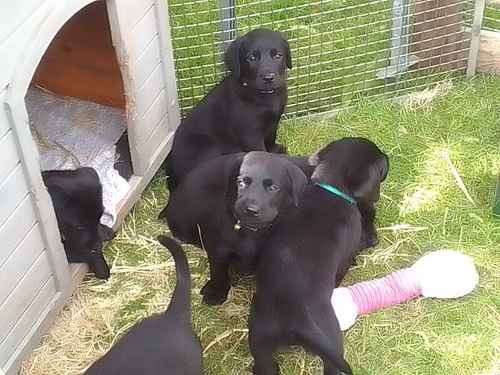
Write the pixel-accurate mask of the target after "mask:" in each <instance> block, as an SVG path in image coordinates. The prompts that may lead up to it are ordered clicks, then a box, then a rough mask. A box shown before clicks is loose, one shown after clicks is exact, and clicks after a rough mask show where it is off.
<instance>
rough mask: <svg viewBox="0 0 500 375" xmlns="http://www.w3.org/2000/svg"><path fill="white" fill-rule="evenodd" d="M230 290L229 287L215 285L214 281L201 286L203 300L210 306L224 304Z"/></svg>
mask: <svg viewBox="0 0 500 375" xmlns="http://www.w3.org/2000/svg"><path fill="white" fill-rule="evenodd" d="M228 292H229V287H227V288H226V287H222V288H221V287H219V286H216V285H214V283H212V281H208V282H207V283H206V284H205V286H204V287H203V288H201V291H200V294H201V295H202V296H203V302H204V303H206V304H207V305H209V306H217V305H222V304H223V303H224V302H226V300H227V293H228Z"/></svg>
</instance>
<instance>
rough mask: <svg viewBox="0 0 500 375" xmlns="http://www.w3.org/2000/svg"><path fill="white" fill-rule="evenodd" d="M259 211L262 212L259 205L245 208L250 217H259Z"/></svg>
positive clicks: (250, 205)
mask: <svg viewBox="0 0 500 375" xmlns="http://www.w3.org/2000/svg"><path fill="white" fill-rule="evenodd" d="M259 211H260V210H259V207H258V206H257V205H254V204H249V205H248V206H247V207H246V208H245V212H246V213H247V215H250V216H258V215H259Z"/></svg>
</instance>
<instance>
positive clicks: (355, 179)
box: [348, 154, 389, 202]
mask: <svg viewBox="0 0 500 375" xmlns="http://www.w3.org/2000/svg"><path fill="white" fill-rule="evenodd" d="M388 171H389V159H388V158H387V156H386V155H385V154H384V155H383V157H380V158H378V159H377V160H376V161H375V162H373V163H372V164H371V165H370V166H368V168H367V169H366V170H365V171H364V173H356V174H354V175H351V176H350V178H349V179H348V181H349V182H348V184H349V187H350V188H351V190H352V193H353V196H354V198H355V199H358V200H366V199H368V200H369V201H371V202H377V201H378V200H379V198H380V183H381V182H382V181H384V179H385V178H386V177H387V173H388Z"/></svg>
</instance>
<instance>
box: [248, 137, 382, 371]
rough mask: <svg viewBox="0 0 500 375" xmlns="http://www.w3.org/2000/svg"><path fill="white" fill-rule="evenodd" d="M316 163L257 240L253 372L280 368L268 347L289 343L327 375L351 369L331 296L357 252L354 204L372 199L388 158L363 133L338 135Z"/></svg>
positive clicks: (359, 222) (251, 323) (358, 231)
mask: <svg viewBox="0 0 500 375" xmlns="http://www.w3.org/2000/svg"><path fill="white" fill-rule="evenodd" d="M314 161H315V162H316V163H317V166H316V169H315V171H314V173H313V175H312V177H311V184H309V185H308V186H307V187H306V188H305V190H304V192H303V194H302V196H301V198H300V205H299V207H298V208H293V209H291V210H289V211H288V212H287V216H286V217H285V218H283V220H282V221H281V222H280V225H279V226H277V227H276V229H275V230H274V231H273V233H272V234H271V235H270V236H269V237H268V238H266V239H265V241H264V243H263V244H261V246H262V249H261V251H260V253H259V261H258V265H257V289H256V294H255V296H254V300H253V302H252V308H251V312H250V318H249V330H250V332H249V341H250V349H251V352H252V355H253V357H254V373H255V374H256V375H276V374H278V373H279V369H278V366H277V364H276V362H275V359H274V353H275V352H276V350H277V349H278V348H279V347H281V346H288V345H301V346H303V347H304V348H306V349H307V350H309V351H311V352H312V353H315V354H317V355H319V356H320V357H321V358H322V360H323V363H324V374H325V375H334V374H339V371H341V372H343V373H347V374H351V373H352V371H351V368H350V366H349V364H348V363H347V362H346V360H345V359H344V348H343V336H342V332H341V331H340V327H339V323H338V321H337V318H336V316H335V314H334V311H333V308H332V305H331V296H332V292H333V289H334V288H335V287H336V286H338V285H339V283H340V281H341V280H342V278H343V277H344V275H345V273H346V272H347V270H348V268H349V266H350V265H351V264H352V262H353V258H354V257H355V256H356V254H357V253H358V251H359V250H360V241H361V239H362V236H363V234H362V232H363V227H364V224H363V219H362V215H361V213H360V210H359V208H358V204H359V203H363V204H365V205H367V206H370V205H371V206H373V204H374V203H375V202H376V201H377V200H378V198H379V194H380V193H379V191H380V183H381V182H382V181H383V180H384V179H385V177H386V175H387V172H388V159H387V156H386V155H385V154H384V153H382V152H381V151H380V150H379V149H378V147H377V146H376V145H375V144H373V143H372V142H370V141H368V140H366V139H363V138H344V139H341V140H338V141H335V142H332V143H331V144H330V145H328V146H327V147H325V148H324V149H323V150H321V151H320V152H319V153H318V154H317V157H316V158H315V160H314ZM369 224H370V225H369V226H368V227H370V226H371V225H373V223H369Z"/></svg>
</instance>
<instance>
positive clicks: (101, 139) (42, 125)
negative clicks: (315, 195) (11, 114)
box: [26, 87, 129, 227]
mask: <svg viewBox="0 0 500 375" xmlns="http://www.w3.org/2000/svg"><path fill="white" fill-rule="evenodd" d="M26 107H27V110H28V114H29V118H30V128H31V132H32V134H33V138H34V139H35V142H36V143H37V145H38V150H39V153H40V167H41V169H42V170H50V169H74V168H77V167H80V166H87V167H93V168H94V169H95V170H96V171H97V173H98V174H99V178H100V180H101V183H102V185H103V201H104V202H103V203H104V208H105V210H104V214H103V216H102V218H101V222H102V223H103V224H105V225H107V226H110V227H111V226H112V225H113V224H114V222H115V221H116V206H117V204H118V202H119V201H120V200H121V199H122V198H123V197H124V196H125V195H126V193H127V191H128V189H129V184H128V182H127V181H126V180H125V179H124V178H122V177H121V176H120V175H119V173H118V172H117V171H116V170H115V169H114V163H115V160H116V159H117V156H118V155H116V146H115V143H116V142H117V141H118V139H120V137H121V135H122V134H123V133H124V132H125V130H126V121H125V113H124V111H123V110H121V109H118V108H112V107H107V106H103V105H99V104H96V103H92V102H88V101H84V100H79V99H75V98H68V97H60V96H57V95H54V94H52V93H49V92H47V91H43V90H41V89H38V88H36V87H31V88H30V89H29V90H28V93H27V94H26Z"/></svg>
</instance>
